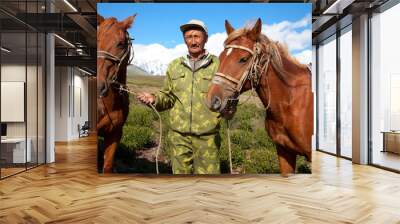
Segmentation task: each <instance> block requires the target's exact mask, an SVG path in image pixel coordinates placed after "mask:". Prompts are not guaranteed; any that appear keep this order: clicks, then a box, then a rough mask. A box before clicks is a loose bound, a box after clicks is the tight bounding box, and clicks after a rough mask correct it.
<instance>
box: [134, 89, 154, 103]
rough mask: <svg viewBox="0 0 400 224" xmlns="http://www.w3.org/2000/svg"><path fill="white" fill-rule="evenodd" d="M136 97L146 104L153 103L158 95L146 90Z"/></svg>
mask: <svg viewBox="0 0 400 224" xmlns="http://www.w3.org/2000/svg"><path fill="white" fill-rule="evenodd" d="M136 98H137V99H138V100H140V101H141V102H143V103H145V104H153V103H154V101H155V100H156V97H155V96H154V95H153V94H150V93H146V92H141V93H138V95H137V96H136Z"/></svg>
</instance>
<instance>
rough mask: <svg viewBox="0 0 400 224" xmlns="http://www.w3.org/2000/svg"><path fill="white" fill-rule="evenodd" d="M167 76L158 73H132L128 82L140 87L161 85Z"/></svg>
mask: <svg viewBox="0 0 400 224" xmlns="http://www.w3.org/2000/svg"><path fill="white" fill-rule="evenodd" d="M164 78H165V76H156V75H154V76H153V75H131V76H129V78H128V81H127V84H132V85H136V86H138V87H159V88H161V87H162V85H163V83H164Z"/></svg>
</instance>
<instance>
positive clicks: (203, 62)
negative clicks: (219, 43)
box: [181, 51, 212, 72]
mask: <svg viewBox="0 0 400 224" xmlns="http://www.w3.org/2000/svg"><path fill="white" fill-rule="evenodd" d="M211 62H212V55H211V54H210V53H209V52H208V51H206V53H205V54H204V55H203V57H201V59H200V60H198V61H196V63H200V65H199V66H196V67H197V69H196V70H195V71H198V70H199V69H201V68H204V67H207V66H208V65H209V64H210V63H211ZM181 63H182V64H183V65H185V66H186V67H188V68H189V69H190V70H192V71H193V69H192V66H191V64H190V57H189V55H186V56H183V57H182V58H181ZM195 71H193V72H195Z"/></svg>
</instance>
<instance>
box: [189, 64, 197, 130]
mask: <svg viewBox="0 0 400 224" xmlns="http://www.w3.org/2000/svg"><path fill="white" fill-rule="evenodd" d="M195 68H196V61H194V63H193V69H192V93H191V94H190V119H189V133H192V118H193V115H192V112H193V85H194V72H195Z"/></svg>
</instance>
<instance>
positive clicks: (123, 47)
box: [97, 15, 136, 173]
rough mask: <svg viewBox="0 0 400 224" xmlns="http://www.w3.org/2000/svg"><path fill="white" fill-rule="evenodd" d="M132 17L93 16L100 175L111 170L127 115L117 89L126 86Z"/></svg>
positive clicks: (121, 93)
mask: <svg viewBox="0 0 400 224" xmlns="http://www.w3.org/2000/svg"><path fill="white" fill-rule="evenodd" d="M135 16H136V15H134V16H130V17H128V18H126V19H125V20H124V21H122V22H118V21H117V20H116V19H115V18H108V19H104V18H103V17H101V16H98V17H97V92H98V98H97V112H98V122H97V131H98V134H99V135H100V136H103V137H104V147H105V150H104V165H103V172H104V173H111V172H112V170H113V160H114V154H115V150H116V149H117V147H118V144H119V142H120V140H121V137H122V127H123V125H124V123H125V121H126V118H127V116H128V112H129V96H128V94H127V93H126V92H125V91H121V88H123V87H125V85H126V67H127V65H128V64H129V63H130V60H131V49H132V42H131V39H130V37H129V35H128V32H127V29H128V28H129V27H130V26H131V25H132V23H133V21H134V19H135ZM132 53H133V52H132Z"/></svg>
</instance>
